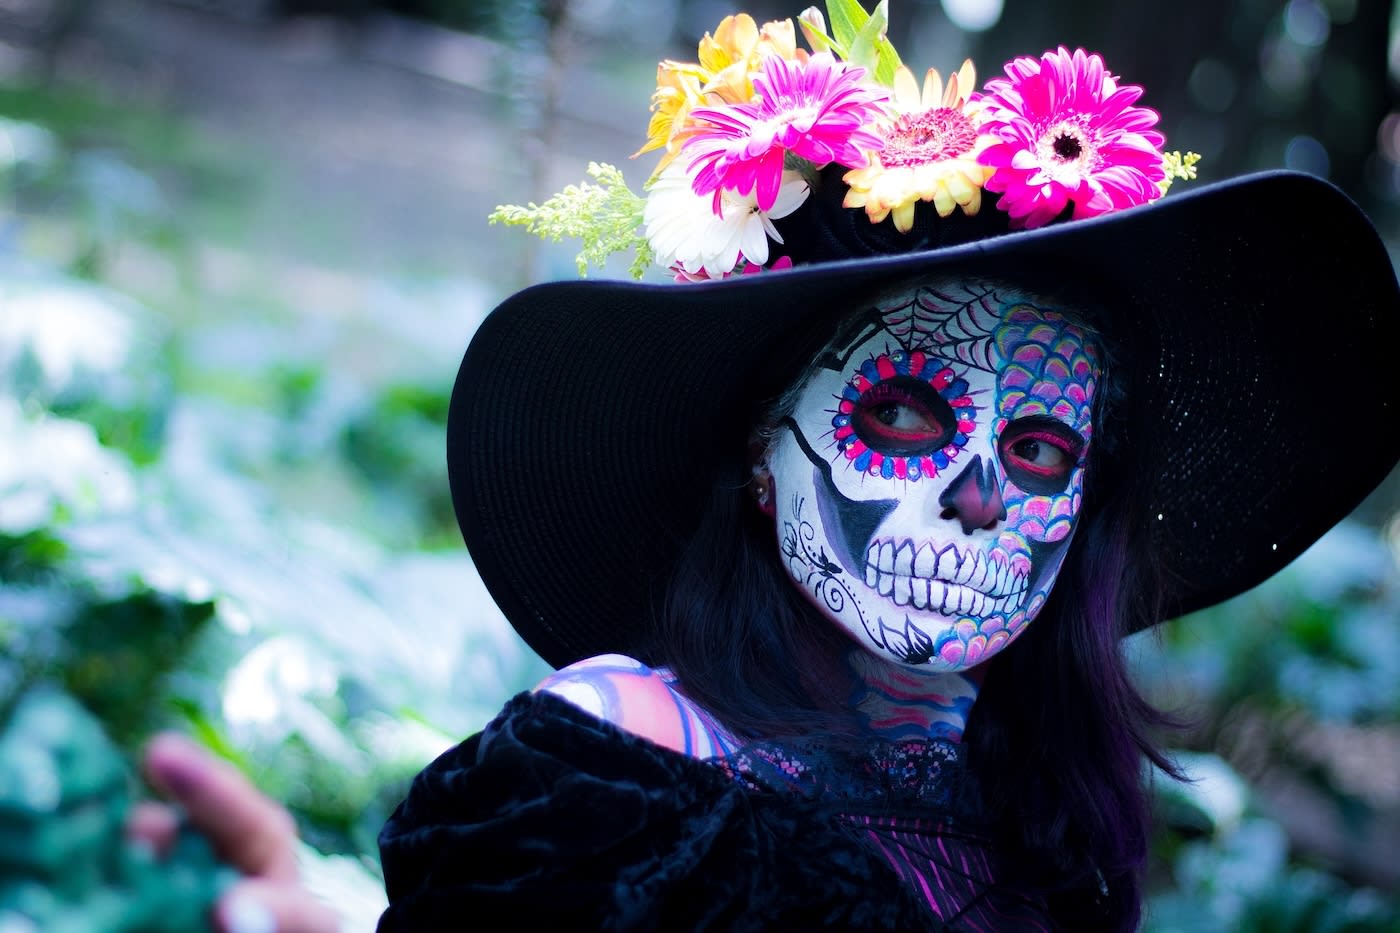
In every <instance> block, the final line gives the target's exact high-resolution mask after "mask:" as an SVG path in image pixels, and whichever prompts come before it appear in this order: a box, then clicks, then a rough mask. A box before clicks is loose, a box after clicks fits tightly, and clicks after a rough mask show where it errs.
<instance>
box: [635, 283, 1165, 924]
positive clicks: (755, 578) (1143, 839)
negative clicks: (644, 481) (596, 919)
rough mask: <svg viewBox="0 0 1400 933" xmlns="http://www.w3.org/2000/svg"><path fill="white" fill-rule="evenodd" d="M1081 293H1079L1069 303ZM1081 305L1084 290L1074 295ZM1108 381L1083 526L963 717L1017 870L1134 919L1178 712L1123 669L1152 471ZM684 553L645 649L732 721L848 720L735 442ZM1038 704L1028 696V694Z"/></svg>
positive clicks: (748, 730) (1148, 578)
mask: <svg viewBox="0 0 1400 933" xmlns="http://www.w3.org/2000/svg"><path fill="white" fill-rule="evenodd" d="M1070 306H1071V307H1073V305H1070ZM1081 306H1082V305H1081ZM1107 376H1108V374H1106V378H1105V379H1104V380H1102V382H1103V386H1102V388H1101V390H1100V404H1099V405H1098V406H1096V407H1097V408H1098V411H1096V420H1095V425H1096V427H1095V442H1094V444H1093V445H1091V446H1090V459H1089V463H1088V467H1087V470H1086V478H1085V499H1084V504H1083V508H1082V510H1081V513H1080V519H1079V525H1078V527H1077V529H1076V532H1075V539H1074V541H1073V543H1072V545H1071V548H1070V550H1069V553H1068V554H1067V556H1066V559H1065V563H1064V565H1063V567H1062V568H1061V570H1060V574H1059V577H1058V579H1057V582H1056V584H1055V587H1054V589H1053V590H1052V591H1051V595H1050V597H1049V599H1048V600H1047V602H1046V605H1045V607H1044V609H1043V610H1042V611H1041V613H1040V615H1039V616H1038V617H1037V619H1036V620H1035V622H1033V623H1032V624H1031V625H1029V626H1028V627H1027V629H1026V631H1025V633H1024V634H1022V635H1021V636H1020V637H1019V638H1018V639H1016V640H1015V641H1014V642H1012V644H1011V645H1009V646H1008V647H1007V648H1006V649H1004V650H1003V651H1002V652H1001V653H1000V654H998V655H997V656H996V657H995V658H993V659H992V661H991V662H990V663H989V665H988V668H987V674H986V678H985V680H984V682H983V684H982V686H981V689H980V690H979V693H978V697H977V701H976V703H974V705H973V708H972V713H971V716H970V718H969V721H968V723H967V728H966V731H965V738H964V748H965V749H966V752H967V763H968V769H969V777H970V780H969V781H968V785H969V786H970V787H972V788H974V791H975V793H976V794H977V795H978V797H979V798H980V804H981V805H980V807H979V809H981V810H982V812H984V813H986V814H989V815H992V816H994V818H995V822H994V825H993V826H992V832H993V833H994V835H995V836H996V837H997V841H998V842H999V844H1000V848H1001V850H1002V851H1003V852H1008V853H1017V854H1018V855H1016V856H1014V857H1012V858H1011V859H1010V862H1011V864H1012V865H1013V866H1014V870H1016V871H1017V872H1018V873H1021V874H1022V875H1023V877H1022V878H1020V879H1018V880H1024V881H1025V882H1027V883H1029V884H1031V885H1034V886H1037V887H1040V888H1041V889H1043V890H1046V891H1047V892H1049V894H1048V897H1049V900H1050V904H1051V908H1052V910H1053V912H1054V913H1055V915H1056V916H1057V917H1058V918H1060V919H1061V921H1062V922H1065V923H1066V924H1067V925H1068V926H1069V927H1070V928H1074V929H1090V928H1099V929H1103V928H1107V929H1113V930H1131V929H1134V928H1135V927H1136V924H1137V922H1138V919H1139V915H1140V912H1141V888H1140V877H1139V876H1140V873H1141V869H1142V866H1143V863H1144V861H1145V859H1146V854H1147V842H1148V827H1149V812H1148V797H1147V793H1146V789H1145V785H1144V779H1143V762H1144V759H1146V760H1149V761H1151V762H1153V763H1155V764H1156V765H1157V766H1158V767H1160V768H1162V769H1163V770H1164V771H1165V772H1166V773H1168V774H1172V775H1176V774H1177V772H1176V771H1175V769H1174V767H1173V765H1172V764H1171V763H1170V762H1169V761H1168V760H1167V759H1165V758H1164V757H1163V755H1162V754H1161V752H1160V751H1159V750H1158V749H1157V748H1156V747H1155V746H1154V744H1153V742H1152V739H1151V733H1152V731H1153V730H1154V729H1156V728H1160V727H1162V726H1166V725H1170V720H1169V718H1168V717H1166V716H1164V715H1162V714H1161V713H1159V712H1158V711H1157V710H1155V709H1154V708H1153V707H1152V706H1151V705H1150V704H1149V703H1148V702H1147V701H1146V700H1145V699H1144V698H1143V697H1142V695H1141V694H1140V693H1139V692H1138V691H1137V689H1136V688H1135V687H1134V685H1133V684H1132V682H1131V681H1130V679H1129V676H1128V673H1127V670H1126V663H1125V660H1124V657H1123V654H1122V652H1121V647H1120V641H1121V639H1122V637H1123V636H1124V635H1126V634H1128V633H1130V632H1133V631H1136V630H1138V629H1141V628H1144V627H1146V626H1147V625H1149V624H1151V622H1153V621H1155V620H1156V619H1157V618H1158V615H1157V613H1158V611H1159V606H1158V604H1157V599H1158V594H1159V593H1160V592H1161V584H1160V579H1159V574H1160V569H1159V568H1158V567H1157V566H1156V565H1155V564H1154V563H1153V561H1152V560H1151V558H1150V557H1149V555H1150V553H1151V552H1150V550H1149V549H1148V547H1147V540H1146V535H1147V533H1148V529H1147V523H1146V522H1145V521H1144V520H1143V515H1142V510H1143V508H1144V506H1143V503H1145V502H1147V501H1148V499H1149V494H1148V490H1147V488H1146V483H1147V482H1149V480H1150V477H1148V476H1147V475H1146V474H1145V472H1144V471H1142V470H1138V469H1133V468H1132V465H1131V464H1129V463H1126V462H1123V458H1126V457H1127V456H1128V455H1129V453H1131V452H1127V451H1123V450H1121V449H1119V448H1118V446H1117V445H1116V444H1115V443H1114V440H1115V434H1116V432H1115V430H1114V426H1115V424H1116V423H1117V422H1118V421H1119V420H1120V419H1122V418H1124V417H1126V415H1125V412H1124V410H1123V404H1124V397H1125V395H1126V394H1127V393H1125V392H1124V391H1123V387H1122V384H1121V383H1122V378H1121V376H1122V374H1116V375H1114V377H1113V378H1108V377H1107ZM735 454H736V455H735V457H734V459H733V460H732V461H731V462H729V463H726V464H725V465H724V466H723V468H722V469H721V472H720V475H719V476H718V477H717V481H716V483H715V485H714V487H713V489H712V492H711V498H710V502H709V503H708V507H707V508H706V509H705V510H704V515H703V519H702V521H701V524H700V527H699V528H697V529H696V531H695V534H694V535H693V536H692V537H691V538H690V540H689V541H688V542H687V544H686V546H685V548H684V550H683V552H682V555H681V558H680V560H679V562H678V563H677V565H676V568H675V571H674V574H673V576H672V578H671V581H670V586H669V588H668V590H667V593H666V598H665V600H664V602H663V603H662V604H661V606H660V607H659V612H658V616H659V617H658V619H657V620H656V625H655V627H654V638H655V641H654V642H653V644H652V645H651V646H650V651H649V652H648V656H649V657H651V658H653V659H655V660H657V661H658V662H660V663H665V664H667V665H668V666H669V667H670V668H671V669H672V670H673V671H674V672H675V673H676V675H677V676H678V677H679V678H680V681H681V683H682V685H683V687H684V689H685V691H686V693H687V695H688V696H689V697H690V698H691V699H692V700H694V701H695V702H696V703H698V704H699V705H700V706H701V707H703V708H704V709H706V710H708V711H709V712H710V713H712V714H713V715H715V716H716V717H717V718H718V719H719V720H720V721H722V722H723V723H725V724H726V725H727V726H728V727H729V728H730V729H732V730H734V731H735V732H736V733H737V734H740V735H746V736H752V737H774V736H789V735H795V734H812V733H818V734H826V735H833V734H834V735H850V734H851V733H852V732H853V731H854V729H855V723H854V715H853V712H852V711H851V710H850V708H849V704H848V698H849V695H848V694H846V693H844V690H845V689H846V688H847V686H848V684H847V681H846V680H845V679H844V676H843V675H842V674H841V673H840V672H841V671H843V670H844V668H843V667H842V662H841V658H842V656H843V655H844V652H846V651H847V650H848V649H849V648H850V646H851V644H852V642H851V640H850V639H849V637H848V636H847V635H846V634H845V633H844V632H843V631H841V630H840V629H839V627H838V626H835V625H833V624H832V623H831V622H830V621H828V620H827V619H826V618H825V617H822V616H820V615H819V614H818V613H817V611H816V610H815V609H814V608H812V606H811V605H810V604H809V603H808V602H807V600H806V598H805V597H804V596H803V594H802V593H801V592H800V591H799V590H798V588H797V587H795V586H793V585H792V582H791V580H790V579H789V578H788V576H787V575H786V573H785V572H784V570H783V568H782V566H781V564H780V562H779V555H778V550H777V547H776V546H775V539H774V530H773V527H772V521H771V519H768V518H766V517H765V516H763V515H761V514H760V513H759V512H758V510H757V509H756V508H755V507H754V505H753V503H752V502H751V501H750V499H749V497H748V495H747V494H746V492H745V487H746V484H747V482H748V480H749V478H750V470H749V467H748V464H747V456H744V455H743V451H736V452H735ZM1028 698H1029V699H1030V700H1031V702H1027V699H1028Z"/></svg>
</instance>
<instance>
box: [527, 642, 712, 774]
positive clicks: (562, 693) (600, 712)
mask: <svg viewBox="0 0 1400 933" xmlns="http://www.w3.org/2000/svg"><path fill="white" fill-rule="evenodd" d="M534 692H535V693H548V694H552V695H554V696H557V697H559V698H560V699H563V700H566V701H568V702H569V703H571V704H573V705H574V706H575V707H577V708H579V709H581V710H583V711H584V712H586V713H589V714H590V715H592V716H596V717H597V718H598V719H601V720H603V721H604V722H609V723H612V724H613V725H615V726H617V727H618V728H619V729H622V730H623V731H625V732H627V733H629V734H631V735H634V736H638V737H640V738H643V739H646V740H648V741H650V742H654V743H655V744H657V745H660V746H661V747H662V748H666V749H670V750H671V751H674V752H680V753H681V754H683V755H688V756H690V757H692V758H699V759H708V758H719V757H723V756H725V755H727V754H728V753H729V752H731V751H732V750H733V749H734V747H735V740H734V736H733V735H732V734H731V733H730V732H729V731H728V730H727V729H725V728H724V727H723V726H722V725H721V724H720V723H719V721H718V720H717V719H716V718H715V717H714V716H713V715H712V714H710V713H709V712H708V711H707V710H705V709H704V708H703V707H701V706H700V705H699V704H697V703H695V702H694V701H692V700H691V699H690V698H689V697H687V696H686V695H685V693H684V691H683V690H682V689H681V687H680V684H679V683H678V682H677V680H676V677H675V675H674V674H672V673H671V672H670V671H669V670H667V669H666V668H662V667H650V666H648V665H647V664H644V663H643V662H641V661H638V660H637V659H636V658H631V657H628V656H627V655H623V654H604V655H598V656H596V657H592V658H585V659H584V660H582V661H576V662H575V663H573V664H570V665H569V666H568V667H564V668H561V669H559V670H558V671H555V672H554V673H553V674H551V675H550V676H548V677H546V678H545V679H544V680H543V681H541V682H540V684H539V685H538V686H536V687H535V690H534Z"/></svg>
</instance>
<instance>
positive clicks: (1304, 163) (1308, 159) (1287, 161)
mask: <svg viewBox="0 0 1400 933" xmlns="http://www.w3.org/2000/svg"><path fill="white" fill-rule="evenodd" d="M1283 164H1284V165H1286V166H1288V167H1289V168H1291V169H1295V170H1297V171H1299V172H1307V173H1308V174H1310V175H1317V176H1318V177H1320V178H1326V177H1327V174H1328V172H1329V171H1330V170H1331V168H1332V161H1331V159H1329V158H1328V156H1327V147H1326V146H1324V145H1322V143H1320V142H1318V141H1317V140H1316V139H1313V138H1312V137H1311V136H1294V137H1293V138H1292V139H1290V140H1289V141H1288V146H1287V147H1286V148H1285V149H1284V150H1283Z"/></svg>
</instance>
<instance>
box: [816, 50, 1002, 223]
mask: <svg viewBox="0 0 1400 933" xmlns="http://www.w3.org/2000/svg"><path fill="white" fill-rule="evenodd" d="M976 84H977V74H976V72H975V71H974V70H973V67H972V62H971V61H966V62H963V65H962V68H960V69H958V71H957V73H956V74H952V75H949V76H948V83H947V85H946V86H945V85H944V84H943V79H942V78H941V77H940V76H939V74H938V72H937V71H935V70H934V69H932V68H930V69H929V70H928V74H927V75H925V77H924V86H923V93H922V94H920V92H919V86H918V84H917V82H916V81H915V80H914V75H913V73H912V72H910V71H909V69H908V68H906V67H904V66H903V65H901V66H900V67H899V69H898V70H897V71H896V72H895V77H894V98H893V100H894V109H895V116H894V117H893V118H892V119H891V120H890V122H889V123H888V124H886V125H884V126H881V127H878V128H877V130H876V131H877V132H878V133H879V135H880V136H882V137H884V140H885V148H884V149H883V150H882V151H881V152H879V153H872V154H871V155H870V162H869V164H868V165H866V166H865V167H864V168H858V169H852V170H851V171H849V172H847V173H846V176H845V182H846V184H847V185H848V186H849V187H850V190H849V191H847V192H846V198H845V200H844V201H843V202H842V203H843V204H844V205H845V206H846V207H863V208H865V213H866V214H867V215H868V216H869V217H870V222H871V223H879V222H881V221H882V220H884V219H885V218H886V217H889V216H890V215H891V214H892V215H893V216H894V225H895V228H896V229H897V230H899V231H900V232H901V233H907V232H908V231H909V230H910V229H911V228H912V227H913V226H914V208H915V207H916V206H917V204H918V202H919V201H932V202H933V206H934V208H935V209H936V210H937V211H938V216H940V217H947V216H948V215H949V214H951V213H953V210H954V209H955V208H959V207H961V208H962V210H963V213H965V214H967V215H969V216H971V215H973V214H976V213H977V211H978V210H979V209H980V208H981V206H982V185H983V184H985V183H986V181H987V179H988V178H989V177H990V176H991V173H992V169H990V168H988V167H987V166H984V165H979V164H978V162H977V156H978V154H979V153H981V152H982V150H983V149H985V148H987V147H988V146H990V145H992V144H993V143H995V142H996V141H997V140H996V137H995V136H990V135H987V134H983V133H980V132H979V130H978V128H979V127H980V126H981V125H982V122H983V120H984V115H983V111H982V108H981V107H979V106H978V105H976V104H971V103H969V102H968V98H969V97H970V96H971V95H972V91H973V88H974V87H976Z"/></svg>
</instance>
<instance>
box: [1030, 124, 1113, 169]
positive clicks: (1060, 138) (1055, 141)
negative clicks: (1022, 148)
mask: <svg viewBox="0 0 1400 933" xmlns="http://www.w3.org/2000/svg"><path fill="white" fill-rule="evenodd" d="M1084 123H1085V118H1084V117H1082V116H1079V117H1071V118H1069V119H1068V120H1061V121H1060V122H1059V123H1056V124H1054V125H1053V126H1049V127H1047V128H1046V129H1045V131H1044V132H1042V133H1041V134H1040V139H1039V141H1038V142H1037V143H1036V147H1035V155H1036V160H1037V161H1039V162H1040V167H1041V169H1042V170H1043V171H1044V172H1045V174H1047V175H1049V176H1050V177H1051V178H1052V179H1053V180H1055V181H1057V182H1059V183H1060V184H1063V185H1078V184H1079V182H1080V181H1081V180H1082V179H1083V178H1085V177H1086V176H1088V175H1090V174H1092V173H1093V172H1094V171H1095V170H1096V169H1097V168H1098V161H1099V150H1098V146H1097V145H1095V142H1096V140H1095V138H1094V134H1093V133H1092V132H1091V131H1090V129H1089V127H1087V126H1085V125H1084Z"/></svg>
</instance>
